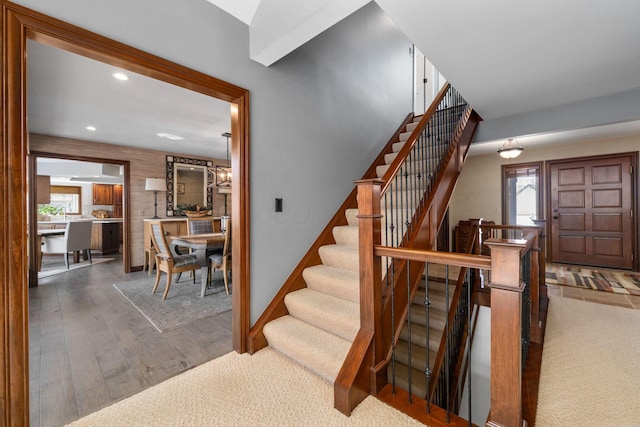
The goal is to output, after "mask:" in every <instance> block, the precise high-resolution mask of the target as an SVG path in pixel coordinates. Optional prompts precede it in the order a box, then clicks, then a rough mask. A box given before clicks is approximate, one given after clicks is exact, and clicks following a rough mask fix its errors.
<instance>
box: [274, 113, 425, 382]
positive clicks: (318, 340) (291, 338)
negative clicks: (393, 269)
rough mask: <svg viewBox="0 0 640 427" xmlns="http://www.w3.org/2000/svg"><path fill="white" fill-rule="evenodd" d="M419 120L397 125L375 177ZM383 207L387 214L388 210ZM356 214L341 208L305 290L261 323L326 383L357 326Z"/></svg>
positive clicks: (291, 296) (308, 273) (309, 271)
mask: <svg viewBox="0 0 640 427" xmlns="http://www.w3.org/2000/svg"><path fill="white" fill-rule="evenodd" d="M419 120H420V117H416V118H414V119H413V121H411V122H410V123H407V124H406V125H405V127H404V129H401V132H400V133H399V136H398V141H397V142H395V143H393V145H392V150H393V151H392V153H390V154H387V155H385V156H384V161H385V163H384V164H383V165H379V166H377V167H376V174H377V176H378V177H379V178H381V177H383V176H384V174H385V173H386V172H387V170H388V169H389V166H390V165H391V163H392V162H393V161H394V160H395V158H396V156H397V155H398V153H399V152H400V150H401V149H402V147H403V146H404V144H405V143H406V141H407V139H408V138H409V136H410V135H411V133H412V132H413V130H414V129H415V128H416V126H417V125H418V122H419ZM384 211H386V212H387V215H393V214H392V212H391V210H390V209H388V208H383V212H384ZM357 214H358V209H355V208H351V209H346V210H345V213H344V215H345V218H346V221H347V225H339V226H335V227H333V230H332V232H333V238H334V240H335V243H334V244H329V245H324V246H321V247H320V248H319V250H318V253H319V255H320V259H321V262H322V263H321V264H319V265H314V266H311V267H307V268H305V269H304V270H303V272H302V276H303V278H304V281H305V283H306V288H302V289H299V290H296V291H294V292H290V293H288V294H287V295H286V296H285V298H284V303H285V305H286V308H287V312H288V313H289V314H288V315H285V316H282V317H280V318H278V319H275V320H273V321H271V322H269V323H267V324H266V325H265V326H264V335H265V337H266V339H267V342H268V343H269V346H270V347H272V348H273V349H275V350H276V351H279V352H280V353H282V354H284V355H286V356H288V357H289V358H291V359H293V360H296V361H297V362H298V363H300V364H301V365H303V366H305V367H307V368H308V369H310V370H311V371H313V372H315V373H316V374H318V375H319V376H321V377H322V378H324V379H326V380H327V381H330V382H333V381H335V379H336V376H337V374H338V372H339V371H340V368H341V367H342V364H343V363H344V360H345V357H346V355H347V353H348V351H349V349H350V348H351V344H352V342H353V339H354V338H355V336H356V334H357V333H358V330H359V329H360V304H359V302H360V279H359V275H358V272H359V269H360V262H359V256H358V243H359V240H358V218H357V217H356V215H357Z"/></svg>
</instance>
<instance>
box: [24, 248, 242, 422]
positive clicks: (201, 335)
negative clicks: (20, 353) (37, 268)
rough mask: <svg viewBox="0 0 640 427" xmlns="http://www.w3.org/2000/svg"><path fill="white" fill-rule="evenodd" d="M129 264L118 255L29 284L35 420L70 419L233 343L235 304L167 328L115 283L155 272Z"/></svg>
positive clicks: (222, 351)
mask: <svg viewBox="0 0 640 427" xmlns="http://www.w3.org/2000/svg"><path fill="white" fill-rule="evenodd" d="M45 258H48V257H45ZM43 262H44V263H45V265H46V263H47V262H62V261H61V259H58V260H55V258H53V257H52V259H51V260H48V261H47V260H45V261H43ZM122 270H123V269H122V263H121V260H120V259H118V258H116V259H115V260H114V261H111V262H105V263H101V264H94V265H93V266H90V267H86V268H80V269H77V270H72V271H69V272H66V273H62V274H58V275H55V276H51V277H48V278H44V279H40V286H38V287H37V288H30V289H29V305H30V307H29V370H30V376H29V377H30V378H29V382H30V384H29V387H30V417H31V426H43V427H44V426H61V425H64V424H66V423H68V422H71V421H73V420H76V419H78V418H80V417H82V416H85V415H88V414H90V413H92V412H95V411H97V410H99V409H101V408H104V407H106V406H108V405H110V404H111V403H113V402H116V401H118V400H121V399H123V398H125V397H128V396H131V395H132V394H135V393H138V392H140V391H142V390H144V389H146V388H148V387H151V386H153V385H155V384H158V383H160V382H162V381H164V380H166V379H168V378H171V377H173V376H175V375H177V374H180V373H182V372H184V371H186V370H189V369H191V368H193V367H194V366H197V365H200V364H203V363H205V362H207V361H209V360H212V359H215V358H217V357H219V356H222V355H223V354H226V353H228V352H229V351H231V350H232V343H231V339H232V337H231V311H228V312H226V313H222V314H219V315H217V316H213V317H209V318H205V319H202V320H200V321H198V322H196V323H194V324H191V325H187V326H184V327H181V328H177V329H173V330H170V331H167V332H165V333H160V332H158V331H157V330H156V329H155V328H154V327H153V326H152V325H151V323H149V321H148V320H147V319H146V318H145V317H144V316H143V315H142V314H141V313H140V312H139V311H138V310H137V309H136V308H135V307H133V306H132V305H131V303H129V301H127V300H126V299H125V298H124V297H123V296H122V295H121V294H120V293H119V292H118V291H117V290H116V289H115V288H114V287H113V283H116V282H123V281H129V280H136V279H137V278H142V277H146V275H147V272H137V273H131V274H124V273H123V272H122ZM183 280H184V279H183ZM149 291H151V290H149Z"/></svg>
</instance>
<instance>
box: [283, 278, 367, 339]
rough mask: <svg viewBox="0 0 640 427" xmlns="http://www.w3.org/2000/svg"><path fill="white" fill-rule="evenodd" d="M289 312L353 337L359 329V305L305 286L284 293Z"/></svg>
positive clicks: (319, 326)
mask: <svg viewBox="0 0 640 427" xmlns="http://www.w3.org/2000/svg"><path fill="white" fill-rule="evenodd" d="M284 303H285V305H286V306H287V310H288V311H289V314H290V315H292V316H293V317H295V318H296V319H299V320H302V321H304V322H306V323H309V324H311V325H313V326H315V327H317V328H320V329H323V330H325V331H327V332H331V333H332V334H334V335H337V336H339V337H341V338H344V339H346V340H349V341H353V339H354V338H355V336H356V334H357V333H358V329H360V305H359V304H356V303H355V302H352V301H347V300H344V299H341V298H337V297H334V296H332V295H327V294H325V293H322V292H318V291H316V290H313V289H309V288H304V289H300V290H297V291H295V292H290V293H288V294H287V295H286V296H285V297H284Z"/></svg>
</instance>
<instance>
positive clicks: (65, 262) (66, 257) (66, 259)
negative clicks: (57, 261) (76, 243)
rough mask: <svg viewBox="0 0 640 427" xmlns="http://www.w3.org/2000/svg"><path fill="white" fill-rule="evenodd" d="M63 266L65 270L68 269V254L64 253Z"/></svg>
mask: <svg viewBox="0 0 640 427" xmlns="http://www.w3.org/2000/svg"><path fill="white" fill-rule="evenodd" d="M64 265H65V267H67V270H68V269H69V253H68V252H65V253H64Z"/></svg>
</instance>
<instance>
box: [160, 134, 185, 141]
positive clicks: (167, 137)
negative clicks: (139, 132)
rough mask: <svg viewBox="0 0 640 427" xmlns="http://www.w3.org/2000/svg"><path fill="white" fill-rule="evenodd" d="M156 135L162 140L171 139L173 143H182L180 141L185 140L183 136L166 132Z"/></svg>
mask: <svg viewBox="0 0 640 427" xmlns="http://www.w3.org/2000/svg"><path fill="white" fill-rule="evenodd" d="M156 135H158V136H159V137H160V138H164V139H170V140H172V141H180V140H182V139H184V138H183V137H181V136H178V135H173V134H171V133H166V132H160V133H157V134H156Z"/></svg>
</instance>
